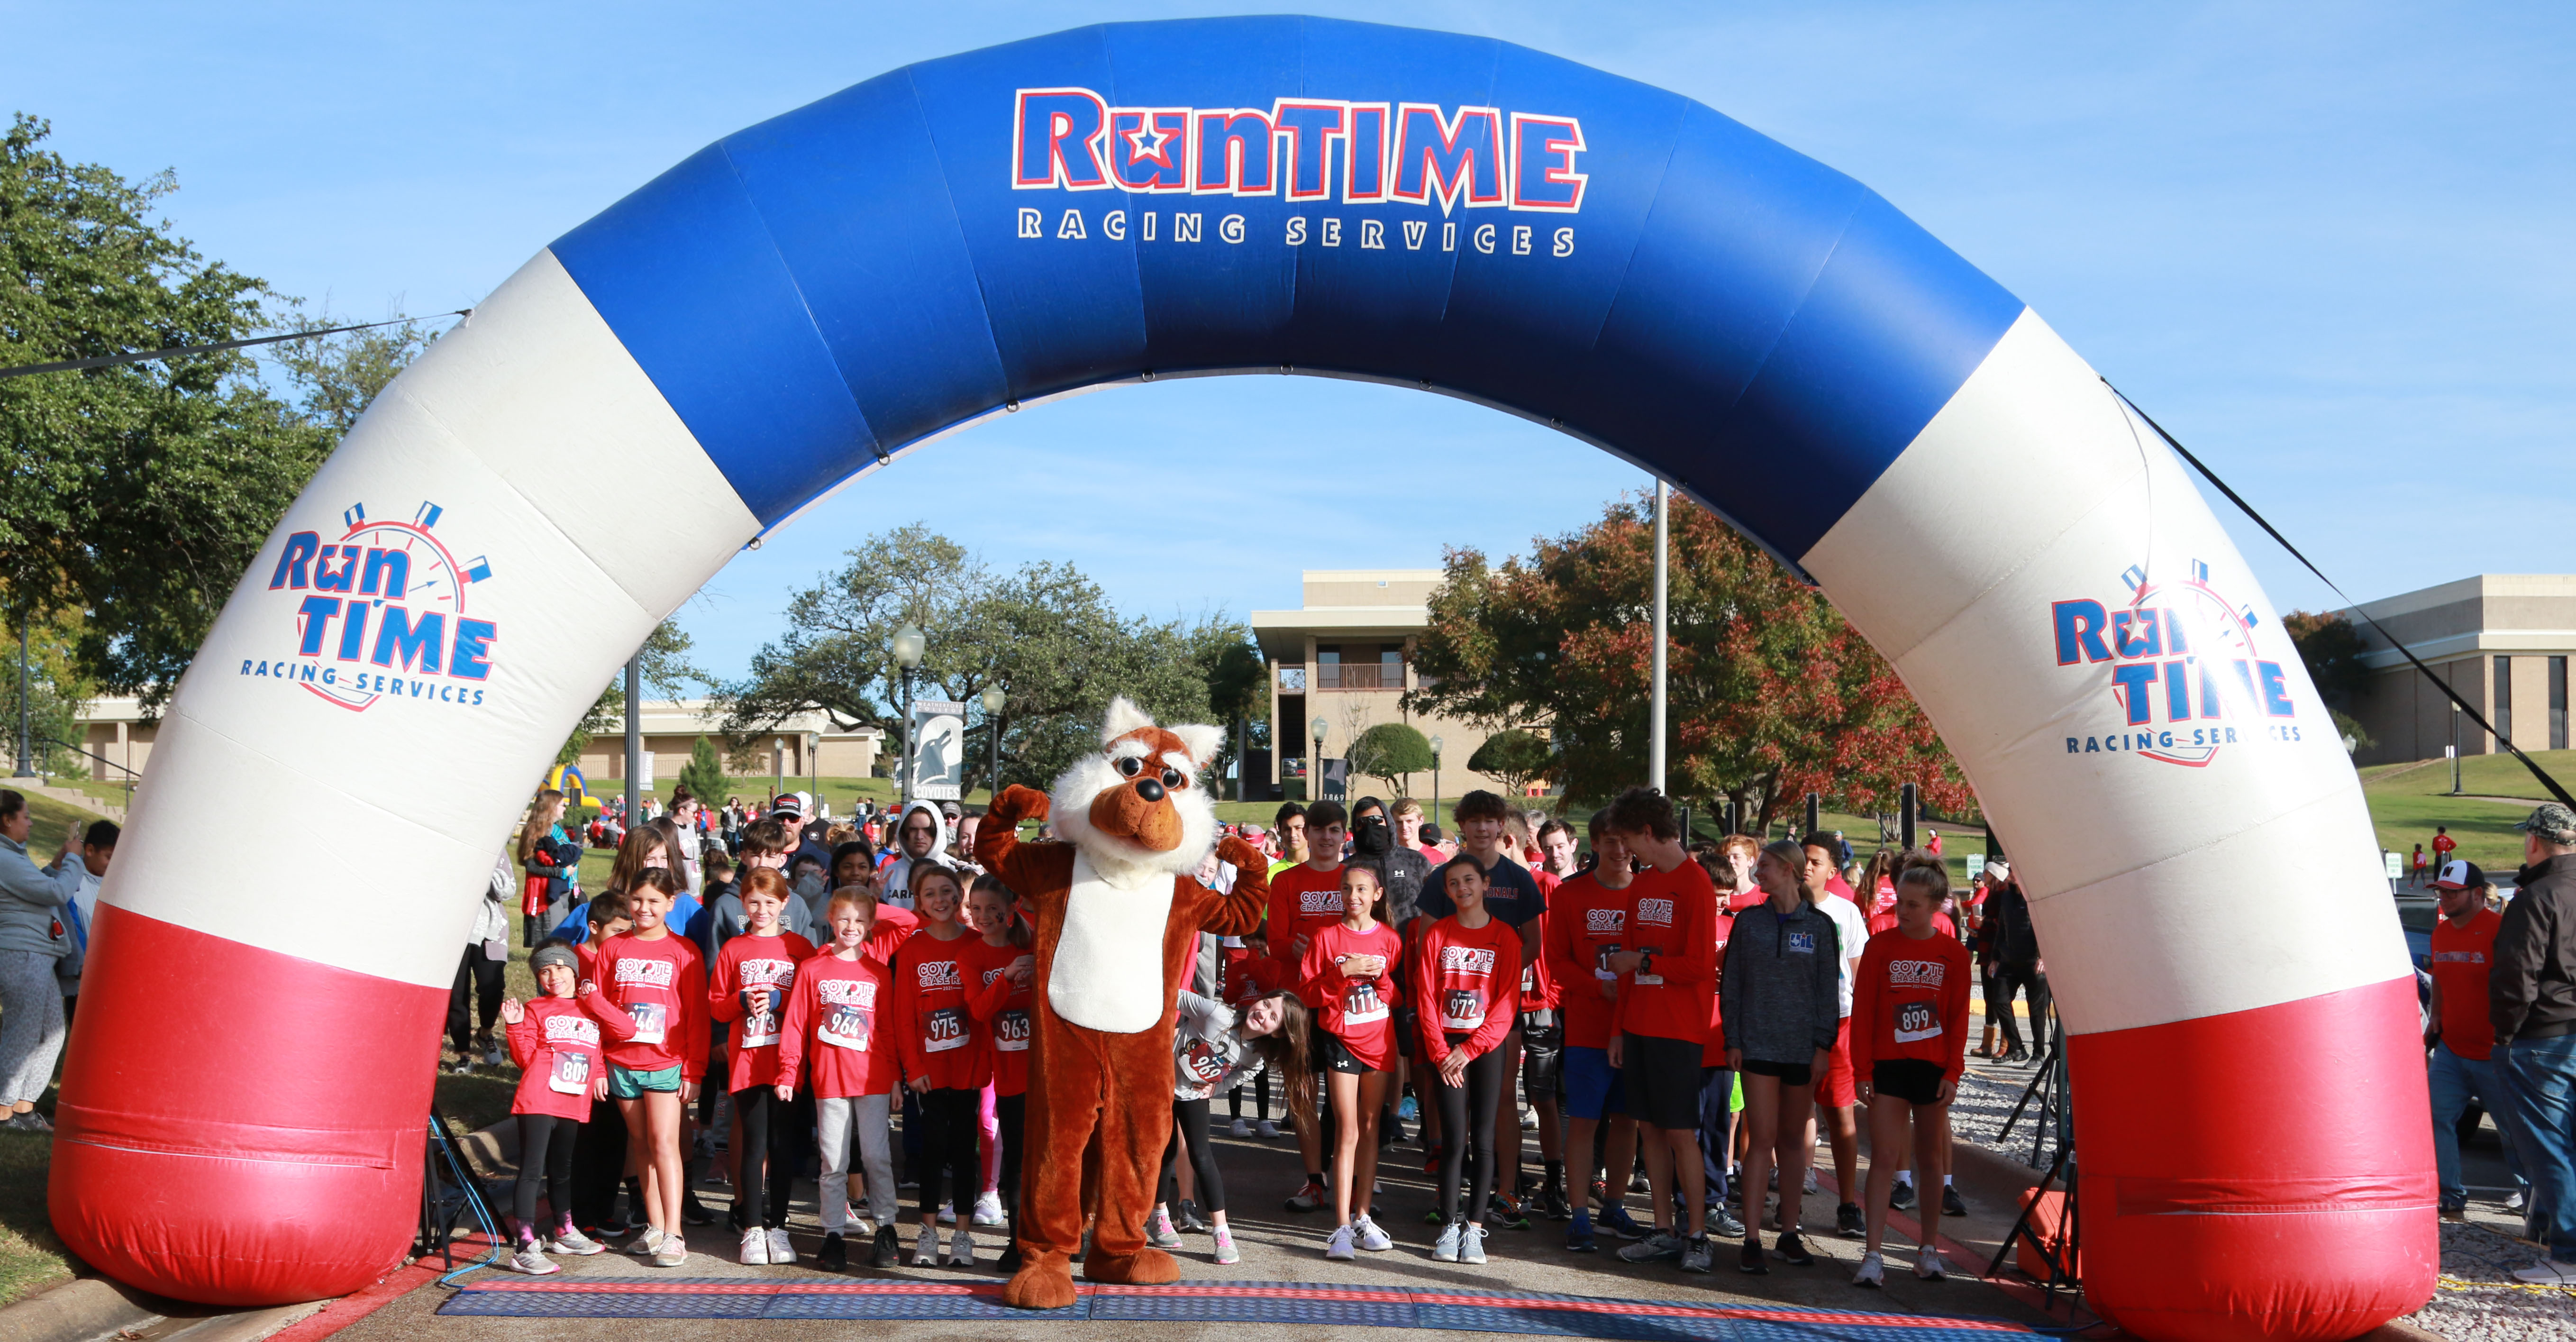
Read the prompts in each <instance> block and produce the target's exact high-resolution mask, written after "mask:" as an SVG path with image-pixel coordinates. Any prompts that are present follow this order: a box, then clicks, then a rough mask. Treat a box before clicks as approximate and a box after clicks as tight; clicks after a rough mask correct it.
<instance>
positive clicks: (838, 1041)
mask: <svg viewBox="0 0 2576 1342" xmlns="http://www.w3.org/2000/svg"><path fill="white" fill-rule="evenodd" d="M875 1015H876V1013H874V1012H872V1011H870V1010H868V1009H867V1008H866V1007H863V1006H860V1005H858V1004H856V1003H843V1004H841V1005H839V1006H835V1007H833V1008H832V1010H831V1012H830V1013H829V1014H828V1015H826V1016H824V1017H823V1023H822V1024H821V1025H819V1026H817V1027H815V1030H814V1037H815V1038H817V1039H820V1040H822V1041H823V1042H824V1043H826V1044H829V1045H831V1046H832V1047H834V1048H846V1049H853V1050H856V1051H858V1052H860V1053H865V1052H867V1051H868V1036H869V1035H870V1034H873V1033H874V1032H875V1025H876V1021H875Z"/></svg>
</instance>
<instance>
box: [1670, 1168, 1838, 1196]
mask: <svg viewBox="0 0 2576 1342" xmlns="http://www.w3.org/2000/svg"><path fill="white" fill-rule="evenodd" d="M1628 1191H1629V1192H1631V1193H1651V1192H1654V1191H1655V1185H1654V1183H1653V1181H1651V1180H1649V1179H1648V1178H1646V1172H1645V1171H1644V1170H1643V1169H1639V1170H1637V1171H1636V1172H1634V1173H1632V1174H1630V1175H1629V1176H1628ZM1807 1191H1808V1192H1811V1193H1812V1192H1814V1191H1815V1190H1814V1189H1812V1188H1811V1189H1809V1190H1807Z"/></svg>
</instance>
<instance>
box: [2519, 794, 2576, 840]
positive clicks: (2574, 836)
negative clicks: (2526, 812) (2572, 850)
mask: <svg viewBox="0 0 2576 1342" xmlns="http://www.w3.org/2000/svg"><path fill="white" fill-rule="evenodd" d="M2514 828H2515V829H2518V830H2522V831H2524V832H2525V833H2529V834H2537V835H2539V836H2540V838H2541V840H2542V841H2543V842H2546V843H2559V844H2572V843H2576V811H2571V810H2568V809H2567V808H2566V807H2564V806H2561V805H2559V804H2558V803H2557V802H2554V801H2552V802H2542V803H2541V804H2540V805H2538V806H2535V807H2533V808H2532V810H2531V815H2530V817H2529V818H2527V819H2525V820H2524V821H2522V822H2521V823H2520V824H2517V825H2515V826H2514Z"/></svg>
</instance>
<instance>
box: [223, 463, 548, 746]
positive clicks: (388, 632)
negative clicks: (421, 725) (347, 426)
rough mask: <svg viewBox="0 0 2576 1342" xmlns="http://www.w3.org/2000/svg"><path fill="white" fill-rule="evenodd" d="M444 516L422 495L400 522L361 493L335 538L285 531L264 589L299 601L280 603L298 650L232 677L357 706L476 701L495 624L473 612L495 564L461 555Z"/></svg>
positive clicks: (484, 683)
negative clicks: (377, 512)
mask: <svg viewBox="0 0 2576 1342" xmlns="http://www.w3.org/2000/svg"><path fill="white" fill-rule="evenodd" d="M444 519H445V511H444V510H443V509H441V508H440V507H439V506H438V504H436V503H434V502H430V501H427V500H424V501H422V503H421V504H420V506H419V507H418V508H417V509H415V510H414V511H413V512H412V514H411V516H410V517H409V518H407V519H402V520H396V519H393V518H381V519H380V518H373V517H370V516H368V515H367V506H366V504H364V503H363V502H360V503H352V504H351V505H349V507H348V508H347V509H345V510H343V511H342V513H341V514H340V520H341V530H340V531H339V533H338V534H336V535H326V534H325V533H324V532H323V531H321V530H314V531H297V532H294V533H291V534H289V535H288V536H287V538H286V545H285V548H284V549H283V550H282V551H281V552H280V553H279V554H278V557H277V563H276V566H275V567H274V568H273V569H272V570H271V571H270V573H269V579H268V590H269V591H271V592H275V593H279V594H280V595H281V596H284V597H286V598H287V599H289V600H291V601H292V602H293V603H294V604H293V605H292V606H287V607H284V608H283V609H281V610H280V611H279V612H278V613H279V614H280V615H287V614H290V613H291V615H292V617H293V620H294V625H293V629H294V646H293V649H292V650H291V652H289V653H288V654H287V655H285V656H281V657H278V658H275V659H267V660H263V659H259V658H244V659H243V660H242V663H241V666H240V668H239V670H238V671H237V672H236V674H239V675H243V676H249V677H254V678H257V677H274V678H276V679H279V680H283V681H287V682H289V683H291V684H293V685H295V686H296V687H297V688H300V689H302V690H304V691H306V692H308V693H311V694H313V695H315V696H317V697H319V698H321V699H323V700H326V701H328V702H330V703H333V704H336V705H338V706H340V707H342V708H345V709H348V710H350V711H351V712H365V711H366V710H368V709H371V708H373V707H375V706H376V704H377V703H378V702H380V701H382V700H387V699H392V700H397V701H401V702H417V703H423V704H438V705H442V706H446V707H464V708H476V707H480V706H481V705H482V703H483V693H484V690H485V689H486V688H487V687H488V685H489V683H490V681H491V677H492V649H493V645H494V644H495V643H496V642H497V641H498V640H499V637H500V628H499V626H498V624H497V623H496V622H495V621H493V620H490V619H487V618H482V617H479V616H477V615H476V614H475V613H474V604H473V597H474V592H475V589H476V588H477V587H478V586H480V585H481V584H483V583H486V582H489V581H491V579H492V565H491V561H490V560H488V559H486V558H485V557H484V556H482V555H479V554H478V555H475V556H473V557H471V558H460V557H459V555H458V554H457V550H458V548H461V547H459V546H457V545H456V544H454V542H455V541H456V539H457V538H456V537H455V536H454V535H453V534H452V528H451V530H450V532H441V531H440V530H439V524H440V522H441V521H443V520H444Z"/></svg>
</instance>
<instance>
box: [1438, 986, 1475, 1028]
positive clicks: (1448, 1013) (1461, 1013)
mask: <svg viewBox="0 0 2576 1342" xmlns="http://www.w3.org/2000/svg"><path fill="white" fill-rule="evenodd" d="M1484 1023H1485V995H1484V994H1483V993H1480V992H1476V991H1474V990H1473V989H1468V988H1452V989H1450V990H1449V991H1447V992H1445V993H1443V994H1441V1000H1440V1026H1441V1028H1442V1029H1445V1030H1473V1029H1475V1028H1476V1027H1478V1026H1480V1025H1483V1024H1484Z"/></svg>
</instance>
